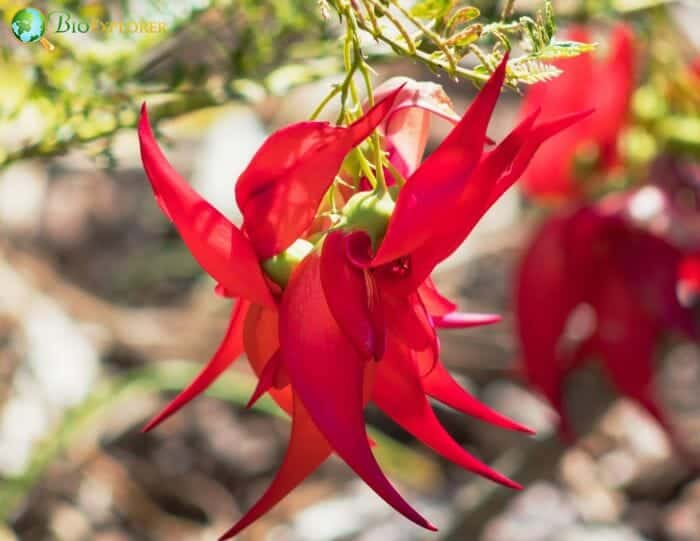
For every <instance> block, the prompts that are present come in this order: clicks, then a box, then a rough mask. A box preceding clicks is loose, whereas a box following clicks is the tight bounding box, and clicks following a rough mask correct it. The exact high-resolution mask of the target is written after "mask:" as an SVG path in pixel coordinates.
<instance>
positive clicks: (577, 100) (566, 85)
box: [523, 25, 635, 202]
mask: <svg viewBox="0 0 700 541" xmlns="http://www.w3.org/2000/svg"><path fill="white" fill-rule="evenodd" d="M570 35H574V36H575V37H574V38H572V39H577V40H579V41H590V34H589V32H588V31H587V30H585V29H576V30H575V31H574V32H570ZM632 38H633V35H632V31H631V29H629V27H625V25H618V26H617V28H616V29H615V31H614V32H613V36H612V40H611V41H612V42H611V47H610V51H611V52H610V56H609V57H608V58H606V59H596V58H595V55H593V54H583V55H579V56H577V57H574V58H569V59H563V60H559V61H557V62H555V64H556V65H557V66H558V67H560V68H561V69H562V70H563V73H562V75H561V76H560V77H557V78H556V79H555V80H554V81H551V83H546V84H537V85H533V86H532V87H530V89H529V90H528V93H527V96H526V99H525V102H524V106H523V112H524V114H528V113H529V112H530V111H532V109H533V108H534V107H543V109H544V114H545V115H546V116H547V117H551V116H555V115H561V114H565V113H567V112H569V111H576V110H581V109H590V108H594V109H595V111H596V112H595V114H594V115H592V116H591V117H590V119H588V120H586V121H585V122H581V123H580V124H579V125H578V126H576V128H575V129H574V130H570V131H568V132H567V133H565V134H562V135H559V136H557V137H556V138H555V139H553V140H552V141H549V142H547V144H546V145H545V147H544V148H543V150H542V152H541V153H538V155H537V156H535V157H534V159H533V160H532V165H531V166H530V168H529V170H528V173H527V175H525V177H524V179H523V187H524V189H525V191H526V192H527V193H528V194H529V195H531V196H533V197H538V198H540V199H541V200H542V201H543V202H552V201H562V200H567V199H569V200H571V199H579V198H581V197H582V196H583V195H584V194H583V193H582V186H583V185H582V184H581V182H579V181H578V179H576V178H575V176H574V174H573V172H574V170H573V160H574V157H575V155H576V152H577V150H579V149H580V148H581V146H582V144H591V143H592V144H595V145H597V146H598V150H599V152H600V155H601V156H600V157H601V161H602V165H603V168H606V167H610V166H612V165H614V164H615V162H616V160H617V151H616V143H617V136H618V134H619V133H620V130H621V129H622V127H623V126H624V123H625V121H626V117H627V115H628V111H629V100H630V97H631V95H632V91H633V89H634V81H635V75H634V71H635V69H634V68H635V67H634V50H633V39H632ZM600 77H605V78H606V81H608V83H609V84H608V85H599V86H597V87H595V88H593V89H591V92H581V88H584V87H586V86H587V85H588V84H589V83H588V82H589V81H595V80H598V79H599V78H600Z"/></svg>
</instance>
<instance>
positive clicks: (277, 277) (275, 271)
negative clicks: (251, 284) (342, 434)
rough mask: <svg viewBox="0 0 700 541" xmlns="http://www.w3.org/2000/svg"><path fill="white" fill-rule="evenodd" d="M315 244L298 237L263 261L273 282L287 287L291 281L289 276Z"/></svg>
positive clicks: (266, 271)
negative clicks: (285, 247) (287, 246)
mask: <svg viewBox="0 0 700 541" xmlns="http://www.w3.org/2000/svg"><path fill="white" fill-rule="evenodd" d="M313 248H314V245H313V244H311V243H310V242H309V241H307V240H304V239H297V240H295V241H294V243H293V244H292V245H291V246H290V247H289V248H287V249H286V250H285V251H284V252H281V253H279V254H277V255H275V256H272V257H271V258H270V259H267V260H265V261H263V263H262V268H263V269H264V270H265V273H266V274H267V275H268V276H269V277H270V279H272V281H273V282H275V283H276V284H278V285H279V286H281V287H285V286H286V285H287V282H289V277H290V276H291V275H292V271H293V270H294V269H295V268H296V266H297V265H298V264H299V263H301V262H302V260H303V259H304V258H305V257H306V256H307V255H309V253H310V252H311V250H313Z"/></svg>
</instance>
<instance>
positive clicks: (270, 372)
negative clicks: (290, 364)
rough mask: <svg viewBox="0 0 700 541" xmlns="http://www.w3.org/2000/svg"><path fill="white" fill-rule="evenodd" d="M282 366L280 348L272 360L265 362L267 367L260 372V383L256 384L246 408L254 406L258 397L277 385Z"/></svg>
mask: <svg viewBox="0 0 700 541" xmlns="http://www.w3.org/2000/svg"><path fill="white" fill-rule="evenodd" d="M280 368H282V355H280V352H279V350H278V351H277V352H276V353H274V354H273V355H272V357H270V360H269V361H267V363H265V368H263V371H262V373H261V374H260V379H259V380H258V384H257V385H256V386H255V390H254V391H253V394H252V395H251V397H250V400H248V403H247V404H246V406H245V407H246V408H252V407H253V405H254V404H255V403H256V402H257V401H258V399H259V398H260V397H261V396H262V395H264V394H265V393H266V392H267V391H269V390H270V389H271V388H272V387H273V386H274V385H275V380H276V379H277V374H278V372H279V371H280Z"/></svg>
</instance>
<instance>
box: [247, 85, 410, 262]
mask: <svg viewBox="0 0 700 541" xmlns="http://www.w3.org/2000/svg"><path fill="white" fill-rule="evenodd" d="M399 90H400V88H398V89H397V90H396V91H394V92H393V93H392V94H390V95H389V96H387V98H385V99H384V100H382V101H381V102H379V103H378V104H377V105H375V106H374V107H373V108H372V109H370V110H369V111H368V112H367V114H365V115H364V116H363V117H362V118H360V119H359V120H357V121H356V122H355V123H353V124H351V125H350V126H347V127H342V126H331V125H330V124H328V123H327V122H299V123H297V124H292V125H291V126H288V127H286V128H283V129H281V130H279V131H277V132H275V133H273V134H272V135H271V136H270V137H268V139H267V140H266V141H265V143H264V144H263V145H262V147H260V149H259V150H258V152H257V153H256V154H255V156H254V157H253V159H252V161H251V162H250V164H249V165H248V167H247V168H246V170H245V171H243V173H242V174H241V176H240V177H239V179H238V182H237V184H236V200H237V202H238V207H239V208H240V209H241V212H242V213H243V217H244V226H243V227H244V230H245V232H246V233H247V234H248V236H249V237H250V238H251V239H252V241H253V244H254V246H255V249H256V251H257V253H258V255H259V256H260V258H261V259H267V258H269V257H272V256H274V255H276V254H278V253H280V252H282V251H284V250H285V249H286V248H288V247H289V246H290V245H291V244H292V243H293V242H294V241H295V240H296V239H297V238H299V237H300V236H301V235H302V234H303V233H304V231H305V230H306V229H308V227H309V226H310V225H311V222H312V221H313V219H314V216H315V215H316V210H317V209H318V206H319V205H320V203H321V199H322V198H323V195H324V194H325V193H326V191H327V190H328V188H329V187H330V185H331V183H332V182H333V179H334V178H335V175H336V174H337V173H338V170H339V169H340V166H341V164H342V162H343V159H344V158H345V155H346V154H347V153H348V152H350V150H351V149H352V148H353V147H355V146H357V145H358V144H360V143H361V142H362V141H363V140H364V139H365V138H367V136H369V135H370V134H371V133H372V130H374V128H375V127H376V126H377V125H378V124H379V122H381V120H382V119H383V118H384V116H385V115H386V113H387V112H388V111H389V109H390V108H391V105H392V103H393V100H394V98H395V97H396V93H397V92H398V91H399Z"/></svg>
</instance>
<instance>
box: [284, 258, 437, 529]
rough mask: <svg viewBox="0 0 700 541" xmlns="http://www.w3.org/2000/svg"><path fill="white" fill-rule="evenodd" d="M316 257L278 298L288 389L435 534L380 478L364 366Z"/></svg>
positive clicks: (393, 499) (361, 468)
mask: <svg viewBox="0 0 700 541" xmlns="http://www.w3.org/2000/svg"><path fill="white" fill-rule="evenodd" d="M320 266H321V263H320V257H319V255H318V254H317V253H311V254H309V255H308V256H307V257H306V259H304V261H302V262H301V264H300V265H299V266H298V267H297V268H296V270H295V271H294V273H293V274H292V278H291V280H290V281H289V284H288V286H287V289H286V290H285V292H284V296H283V297H282V304H281V307H280V344H281V346H282V347H281V350H282V355H283V359H284V363H285V366H286V368H287V371H288V372H289V376H290V379H291V381H292V386H293V387H294V390H295V392H296V393H298V395H299V398H300V399H301V401H302V402H303V403H304V405H305V406H306V408H307V409H308V411H309V414H310V415H311V418H312V419H313V420H314V422H315V423H316V426H317V427H318V428H319V430H320V431H321V433H323V435H324V436H325V437H326V439H327V440H328V442H329V443H330V445H331V446H332V448H333V449H334V450H335V452H336V453H338V455H339V456H340V457H341V458H342V459H343V460H344V461H345V462H347V464H348V465H349V466H350V467H351V468H352V469H353V470H355V472H356V473H357V474H358V475H359V476H360V477H362V479H363V480H364V481H365V482H366V483H367V484H368V485H369V486H370V487H372V489H374V491H375V492H376V493H377V494H378V495H379V496H381V497H382V498H383V499H384V500H385V501H386V502H387V503H389V504H390V505H391V506H392V507H394V508H395V509H396V510H397V511H399V512H400V513H402V514H403V515H404V516H406V517H407V518H409V519H410V520H412V521H414V522H415V523H417V524H419V525H421V526H423V527H425V528H428V529H434V526H432V525H431V524H430V523H429V522H428V521H427V520H425V519H424V518H423V517H422V516H421V515H420V514H418V512H416V511H415V510H414V509H413V508H412V507H411V506H410V505H409V504H408V503H406V501H405V500H404V499H403V498H402V497H401V495H400V494H399V493H398V492H397V491H396V489H395V488H394V487H393V486H392V485H391V483H390V482H389V481H388V480H387V478H386V477H385V476H384V474H383V473H382V471H381V469H380V468H379V465H378V464H377V462H376V460H375V459H374V456H372V452H371V451H370V448H369V445H368V443H367V433H366V430H365V421H364V416H363V387H364V379H365V378H364V374H365V366H366V365H367V360H366V359H363V358H361V357H359V356H358V354H357V351H356V350H355V348H353V347H352V345H351V343H350V342H349V341H348V339H347V338H346V337H345V334H344V333H343V332H342V331H341V330H340V328H339V327H338V325H337V323H336V322H335V318H334V317H333V315H332V313H331V311H330V309H329V308H328V304H327V302H326V299H325V297H324V294H323V288H322V286H321V276H320V274H321V270H320Z"/></svg>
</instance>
